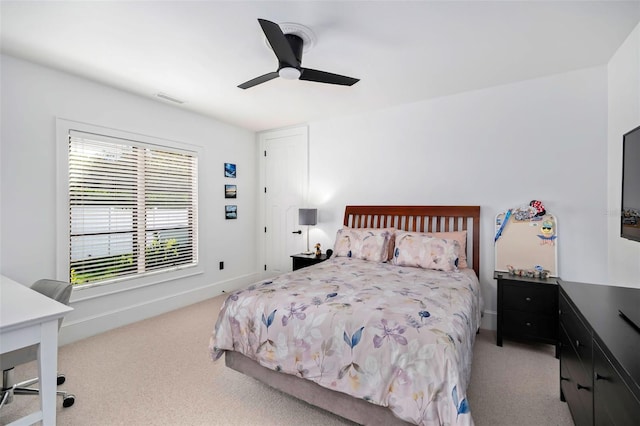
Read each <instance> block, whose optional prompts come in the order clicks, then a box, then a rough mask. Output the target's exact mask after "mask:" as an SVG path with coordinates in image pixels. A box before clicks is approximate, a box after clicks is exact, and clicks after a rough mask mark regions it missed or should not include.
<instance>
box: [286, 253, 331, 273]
mask: <svg viewBox="0 0 640 426" xmlns="http://www.w3.org/2000/svg"><path fill="white" fill-rule="evenodd" d="M291 258H292V259H293V270H294V271H295V270H297V269H300V268H304V267H307V266H311V265H315V264H316V263H320V262H324V261H325V260H327V255H326V253H323V254H321V255H320V257H317V256H316V255H315V254H302V253H300V254H294V255H292V256H291Z"/></svg>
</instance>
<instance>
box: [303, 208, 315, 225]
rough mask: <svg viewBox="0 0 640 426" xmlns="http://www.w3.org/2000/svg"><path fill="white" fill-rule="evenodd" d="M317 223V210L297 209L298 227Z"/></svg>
mask: <svg viewBox="0 0 640 426" xmlns="http://www.w3.org/2000/svg"><path fill="white" fill-rule="evenodd" d="M316 223H318V209H298V225H315V224H316Z"/></svg>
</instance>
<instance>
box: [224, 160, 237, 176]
mask: <svg viewBox="0 0 640 426" xmlns="http://www.w3.org/2000/svg"><path fill="white" fill-rule="evenodd" d="M224 177H228V178H235V177H236V165H235V164H232V163H224Z"/></svg>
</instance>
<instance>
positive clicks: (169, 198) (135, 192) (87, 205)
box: [68, 130, 198, 285]
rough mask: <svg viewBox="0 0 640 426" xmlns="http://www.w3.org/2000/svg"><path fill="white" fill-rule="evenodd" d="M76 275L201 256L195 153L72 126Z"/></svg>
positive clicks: (122, 273)
mask: <svg viewBox="0 0 640 426" xmlns="http://www.w3.org/2000/svg"><path fill="white" fill-rule="evenodd" d="M68 140H69V145H68V161H69V169H68V170H69V175H68V188H69V192H68V196H69V210H68V215H69V216H68V217H69V241H68V242H69V280H70V281H71V283H72V284H74V285H86V284H93V283H100V282H105V281H109V280H114V279H118V278H123V277H131V276H139V275H141V274H148V273H152V272H158V271H167V270H175V269H178V268H184V267H187V266H194V265H197V263H198V232H197V231H198V229H197V211H198V209H197V207H198V204H197V194H198V191H197V186H198V185H197V155H196V153H195V152H192V151H187V150H179V149H175V148H171V147H163V146H158V145H152V144H149V143H144V142H139V141H133V140H127V139H119V138H113V137H109V136H104V135H96V134H91V133H84V132H79V131H75V130H70V131H69V136H68Z"/></svg>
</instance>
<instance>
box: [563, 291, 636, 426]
mask: <svg viewBox="0 0 640 426" xmlns="http://www.w3.org/2000/svg"><path fill="white" fill-rule="evenodd" d="M559 285H560V298H559V306H560V329H559V335H560V399H562V400H563V401H566V402H567V403H568V404H569V410H570V411H571V415H572V416H573V420H574V422H575V424H576V425H577V426H582V425H625V426H626V425H629V426H631V425H638V424H640V331H638V330H636V329H635V328H634V327H633V326H632V325H630V324H629V323H627V322H626V321H625V320H624V319H623V318H622V317H621V316H620V315H619V313H618V310H619V309H623V312H625V311H626V312H631V310H634V309H638V310H640V289H633V288H625V287H613V286H604V285H595V284H585V283H576V282H567V281H562V280H560V281H559ZM636 312H638V311H636Z"/></svg>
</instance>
